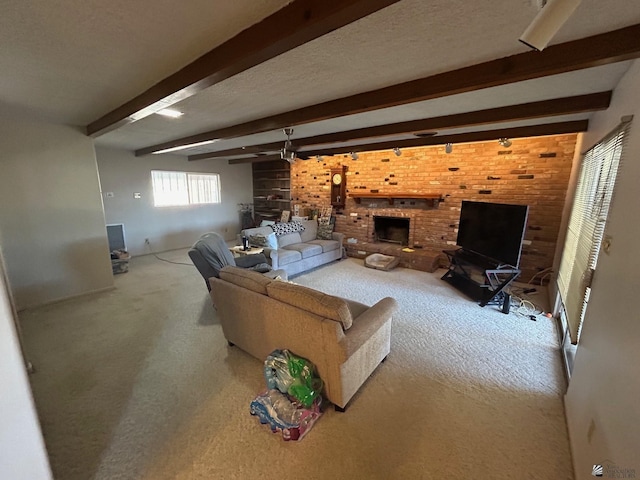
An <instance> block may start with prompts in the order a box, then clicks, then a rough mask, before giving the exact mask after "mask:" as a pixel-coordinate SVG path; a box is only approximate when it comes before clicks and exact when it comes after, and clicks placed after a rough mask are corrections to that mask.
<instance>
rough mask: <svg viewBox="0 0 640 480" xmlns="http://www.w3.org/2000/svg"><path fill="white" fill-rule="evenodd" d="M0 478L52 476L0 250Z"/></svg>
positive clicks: (34, 479) (35, 479) (31, 479)
mask: <svg viewBox="0 0 640 480" xmlns="http://www.w3.org/2000/svg"><path fill="white" fill-rule="evenodd" d="M0 385H1V387H0V388H1V389H2V393H1V394H0V478H6V479H23V478H24V479H29V480H46V479H50V478H52V476H51V470H50V469H49V461H48V459H47V452H46V450H45V447H44V442H43V440H42V434H41V433H40V424H39V423H38V418H37V416H36V410H35V406H34V403H33V397H32V396H31V388H30V387H29V382H28V380H27V374H26V369H25V366H24V360H23V359H22V352H21V351H20V344H19V343H18V336H17V334H16V329H15V324H14V323H13V309H12V307H11V303H10V300H9V293H8V287H7V285H6V283H5V275H4V269H3V262H2V254H1V252H0Z"/></svg>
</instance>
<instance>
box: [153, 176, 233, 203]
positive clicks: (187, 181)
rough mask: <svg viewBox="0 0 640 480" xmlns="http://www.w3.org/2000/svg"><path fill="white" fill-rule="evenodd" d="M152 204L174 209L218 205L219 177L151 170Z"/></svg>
mask: <svg viewBox="0 0 640 480" xmlns="http://www.w3.org/2000/svg"><path fill="white" fill-rule="evenodd" d="M151 182H152V184H153V204H154V205H155V206H156V207H175V206H182V205H195V204H205V203H220V175H218V174H217V173H187V172H167V171H164V170H152V171H151Z"/></svg>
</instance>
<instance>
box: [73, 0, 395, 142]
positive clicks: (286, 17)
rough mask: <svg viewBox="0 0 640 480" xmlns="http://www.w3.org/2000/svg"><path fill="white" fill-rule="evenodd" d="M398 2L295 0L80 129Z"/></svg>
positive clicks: (150, 107)
mask: <svg viewBox="0 0 640 480" xmlns="http://www.w3.org/2000/svg"><path fill="white" fill-rule="evenodd" d="M398 1H399V0H332V1H330V2H327V1H326V0H295V1H293V2H291V3H290V4H289V5H287V6H285V7H283V8H282V9H280V10H278V11H277V12H275V13H274V14H272V15H270V16H269V17H267V18H265V19H264V20H262V21H261V22H259V23H256V24H255V25H252V26H251V27H249V28H247V29H246V30H243V31H242V32H240V33H239V34H238V35H236V36H235V37H233V38H231V39H230V40H227V41H226V42H224V43H223V44H222V45H219V46H218V47H216V48H214V49H212V50H210V51H209V52H207V53H206V54H204V55H203V56H201V57H200V58H198V59H197V60H195V61H194V62H192V63H190V64H189V65H187V66H186V67H184V68H182V69H181V70H179V71H177V72H176V73H174V74H172V75H170V76H168V77H167V78H165V79H164V80H161V81H160V82H158V83H157V84H155V85H154V86H152V87H151V88H149V89H147V90H146V91H144V92H143V93H141V94H140V95H138V96H137V97H135V98H133V99H132V100H129V101H128V102H126V103H125V104H123V105H121V106H119V107H118V108H116V109H115V110H113V111H111V112H109V113H107V114H106V115H104V116H103V117H101V118H99V119H97V120H95V121H94V122H92V123H90V124H89V125H88V126H87V127H86V132H87V135H90V136H93V137H97V136H100V135H102V134H104V133H107V132H109V131H111V130H114V129H116V128H118V127H120V126H122V125H126V124H128V123H132V122H135V121H137V120H140V119H141V118H144V117H145V116H148V115H151V114H153V113H155V112H156V111H158V110H161V109H163V108H167V107H168V106H169V105H171V104H173V103H176V102H179V101H181V100H184V99H186V98H188V97H191V96H193V95H195V94H196V93H198V92H200V91H202V90H204V89H205V88H208V87H210V86H211V85H214V84H216V83H219V82H221V81H223V80H225V79H227V78H229V77H232V76H233V75H237V74H238V73H240V72H243V71H245V70H247V69H249V68H251V67H255V66H256V65H259V64H260V63H263V62H266V61H267V60H269V59H271V58H274V57H276V56H278V55H280V54H282V53H284V52H287V51H289V50H291V49H293V48H296V47H298V46H300V45H303V44H305V43H307V42H309V41H311V40H314V39H316V38H318V37H321V36H322V35H325V34H327V33H329V32H332V31H333V30H336V29H338V28H341V27H344V26H345V25H348V24H350V23H352V22H355V21H356V20H359V19H361V18H363V17H366V16H367V15H370V14H372V13H374V12H377V11H378V10H381V9H383V8H385V7H387V6H389V5H391V4H394V3H396V2H398Z"/></svg>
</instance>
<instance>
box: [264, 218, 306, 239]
mask: <svg viewBox="0 0 640 480" xmlns="http://www.w3.org/2000/svg"><path fill="white" fill-rule="evenodd" d="M271 228H273V231H274V233H275V234H276V236H277V237H279V236H280V235H286V234H287V233H296V232H304V225H302V223H300V222H280V223H274V224H273V225H271Z"/></svg>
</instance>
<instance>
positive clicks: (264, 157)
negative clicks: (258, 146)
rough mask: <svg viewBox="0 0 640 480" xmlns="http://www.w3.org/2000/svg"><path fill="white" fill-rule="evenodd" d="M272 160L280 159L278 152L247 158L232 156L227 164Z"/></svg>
mask: <svg viewBox="0 0 640 480" xmlns="http://www.w3.org/2000/svg"><path fill="white" fill-rule="evenodd" d="M274 160H282V158H281V157H280V154H278V155H262V156H260V157H249V158H232V159H231V160H229V162H228V163H229V165H239V164H241V163H261V162H273V161H274Z"/></svg>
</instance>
